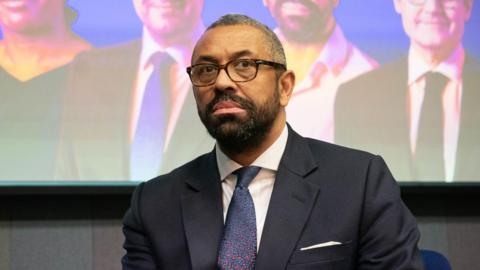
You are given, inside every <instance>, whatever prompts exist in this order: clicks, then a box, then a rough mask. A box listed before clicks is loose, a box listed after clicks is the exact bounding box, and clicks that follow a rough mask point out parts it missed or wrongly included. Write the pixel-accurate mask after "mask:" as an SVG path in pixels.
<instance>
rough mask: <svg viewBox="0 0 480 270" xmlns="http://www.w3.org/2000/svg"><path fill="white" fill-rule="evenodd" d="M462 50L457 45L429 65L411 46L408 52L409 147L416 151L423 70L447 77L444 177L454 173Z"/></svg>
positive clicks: (450, 178)
mask: <svg viewBox="0 0 480 270" xmlns="http://www.w3.org/2000/svg"><path fill="white" fill-rule="evenodd" d="M464 60H465V52H464V49H463V48H462V46H458V47H457V48H456V49H455V50H454V51H453V53H452V54H451V55H450V57H448V58H447V59H446V60H445V61H443V62H441V63H440V64H438V65H436V66H434V67H432V66H430V65H429V64H428V63H427V62H426V61H424V60H423V58H422V57H421V56H420V55H419V53H418V52H417V51H416V50H415V49H413V48H410V50H409V54H408V96H409V105H410V106H409V115H410V121H409V122H410V149H411V151H412V153H413V154H414V153H415V150H416V143H417V135H418V124H419V120H420V112H421V111H422V103H423V97H424V94H425V74H426V73H428V72H430V71H434V72H439V73H441V74H443V75H444V76H446V77H447V78H448V82H447V85H446V86H445V89H444V90H443V97H442V103H443V116H444V126H443V138H444V142H443V145H444V161H445V168H444V169H445V178H446V179H445V180H446V181H447V182H451V181H453V177H454V173H455V157H456V153H457V142H458V133H459V128H460V113H461V104H462V68H463V62H464Z"/></svg>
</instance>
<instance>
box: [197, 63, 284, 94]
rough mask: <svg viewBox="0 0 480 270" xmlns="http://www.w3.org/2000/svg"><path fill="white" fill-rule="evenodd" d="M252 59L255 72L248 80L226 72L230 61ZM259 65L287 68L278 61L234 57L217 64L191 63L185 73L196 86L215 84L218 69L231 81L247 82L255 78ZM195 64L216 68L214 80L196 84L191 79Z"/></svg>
mask: <svg viewBox="0 0 480 270" xmlns="http://www.w3.org/2000/svg"><path fill="white" fill-rule="evenodd" d="M242 60H243V61H253V63H255V74H254V75H253V76H252V78H250V79H248V80H234V79H232V77H231V76H230V74H229V73H228V66H229V65H230V64H231V63H234V62H238V61H242ZM260 65H267V66H271V67H274V68H276V69H281V70H287V67H286V66H285V65H284V64H280V63H277V62H272V61H268V60H261V59H235V60H232V61H229V62H227V63H225V64H224V65H218V64H206V63H205V64H196V65H192V66H189V67H187V73H188V76H189V77H190V81H191V82H192V84H193V85H194V86H197V87H203V86H210V85H213V84H215V82H216V81H217V78H218V75H219V74H220V70H222V69H224V70H225V73H227V76H228V78H230V80H232V81H233V82H249V81H251V80H253V79H255V78H256V77H257V74H258V67H259V66H260ZM197 66H214V67H216V68H217V75H216V76H215V80H213V81H212V82H211V83H208V84H196V83H195V82H194V81H193V79H192V69H193V68H194V67H197Z"/></svg>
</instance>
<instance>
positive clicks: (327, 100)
mask: <svg viewBox="0 0 480 270" xmlns="http://www.w3.org/2000/svg"><path fill="white" fill-rule="evenodd" d="M289 60H292V59H289ZM293 61H295V60H294V59H293ZM376 67H377V63H376V62H375V61H374V60H373V59H371V58H370V57H368V56H367V55H365V54H364V53H362V52H361V51H360V50H359V49H358V48H356V47H355V46H354V45H353V44H351V43H350V42H348V40H347V39H346V38H345V36H344V35H343V32H342V30H341V28H340V26H338V25H337V26H336V27H335V29H334V31H333V32H332V34H331V36H330V38H329V39H328V41H327V43H326V44H325V45H324V47H323V49H322V51H321V53H320V55H319V56H318V58H317V59H316V60H315V62H314V64H313V65H312V66H311V67H310V71H309V73H308V75H307V77H306V78H305V79H304V80H303V81H301V82H300V83H299V84H298V85H296V86H295V89H294V91H293V94H292V97H291V99H290V102H289V103H288V106H287V108H286V110H287V120H288V123H289V124H290V125H291V126H292V128H293V129H294V130H295V131H297V132H298V133H300V134H301V135H302V136H306V137H310V138H315V139H319V140H323V141H327V142H333V139H334V128H335V127H334V115H333V114H334V105H335V96H336V94H337V89H338V87H339V86H340V84H342V83H344V82H346V81H348V80H351V79H353V78H354V77H356V76H358V75H360V74H362V73H365V72H367V71H370V70H372V69H374V68H376Z"/></svg>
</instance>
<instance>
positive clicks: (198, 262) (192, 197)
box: [181, 151, 223, 270]
mask: <svg viewBox="0 0 480 270" xmlns="http://www.w3.org/2000/svg"><path fill="white" fill-rule="evenodd" d="M186 184H187V188H186V190H185V191H184V192H183V194H182V198H181V204H182V214H183V220H184V229H185V236H186V239H187V245H188V251H189V253H190V260H191V265H192V269H194V270H200V269H215V268H216V262H217V252H218V246H219V243H220V239H221V237H222V233H223V209H222V188H221V184H220V176H219V174H218V169H217V165H216V158H215V151H212V152H210V153H208V154H206V155H205V156H203V157H202V158H200V159H199V162H198V164H197V166H195V168H194V169H193V170H192V172H191V173H190V175H189V177H188V178H187V179H186Z"/></svg>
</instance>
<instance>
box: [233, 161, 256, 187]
mask: <svg viewBox="0 0 480 270" xmlns="http://www.w3.org/2000/svg"><path fill="white" fill-rule="evenodd" d="M260 169H261V168H260V167H257V166H247V167H242V168H240V169H238V170H236V171H234V172H233V174H235V175H236V176H237V187H238V186H240V187H244V188H246V187H248V185H250V182H252V180H253V178H255V176H256V175H257V174H258V172H259V171H260Z"/></svg>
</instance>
